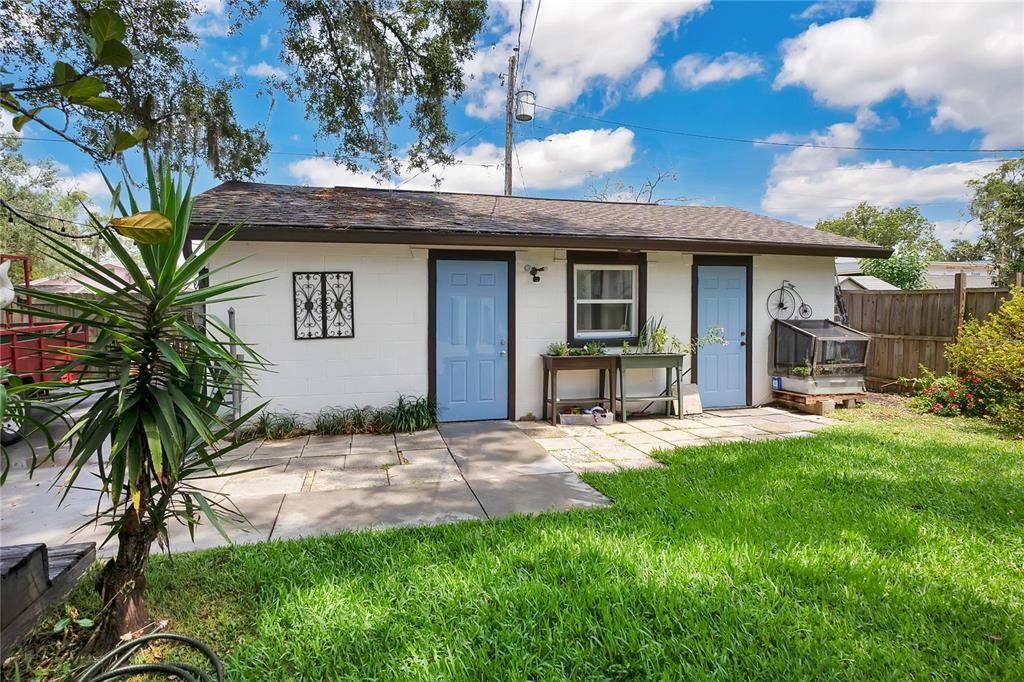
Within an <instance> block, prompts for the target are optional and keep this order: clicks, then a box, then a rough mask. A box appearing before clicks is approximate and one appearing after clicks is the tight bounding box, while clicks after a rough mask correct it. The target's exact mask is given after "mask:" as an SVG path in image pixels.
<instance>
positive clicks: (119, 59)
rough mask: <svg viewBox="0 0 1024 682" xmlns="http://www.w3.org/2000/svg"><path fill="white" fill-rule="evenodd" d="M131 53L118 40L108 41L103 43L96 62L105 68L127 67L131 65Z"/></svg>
mask: <svg viewBox="0 0 1024 682" xmlns="http://www.w3.org/2000/svg"><path fill="white" fill-rule="evenodd" d="M132 59H133V57H132V53H131V51H130V50H129V49H128V48H127V47H125V46H124V43H122V42H121V41H120V40H108V41H106V42H105V43H103V47H101V48H100V53H99V54H98V55H96V61H97V62H99V63H100V64H104V65H106V66H120V67H128V66H131V65H132Z"/></svg>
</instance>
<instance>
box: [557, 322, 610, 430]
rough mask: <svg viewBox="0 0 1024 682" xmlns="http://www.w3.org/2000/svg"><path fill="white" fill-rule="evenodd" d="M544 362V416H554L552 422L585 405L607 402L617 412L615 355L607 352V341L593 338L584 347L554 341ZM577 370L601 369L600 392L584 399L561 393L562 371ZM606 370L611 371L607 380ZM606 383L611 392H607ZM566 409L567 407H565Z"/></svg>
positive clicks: (608, 406)
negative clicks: (560, 394)
mask: <svg viewBox="0 0 1024 682" xmlns="http://www.w3.org/2000/svg"><path fill="white" fill-rule="evenodd" d="M541 360H542V362H543V365H544V376H543V382H544V397H543V403H542V405H543V413H542V417H541V418H542V419H547V418H548V416H549V415H550V418H551V423H552V424H555V423H556V421H557V420H558V416H559V414H560V412H567V413H570V412H571V411H572V410H573V409H576V411H577V412H578V411H579V408H581V407H588V408H589V407H594V406H598V405H607V408H608V411H609V412H613V411H614V407H615V405H614V400H615V368H616V358H615V356H614V355H607V354H606V353H605V347H604V344H603V343H601V342H600V341H591V342H589V343H587V344H585V345H584V346H582V347H580V348H570V347H569V345H568V344H566V343H564V342H557V343H552V344H551V345H550V346H548V348H547V352H545V353H542V354H541ZM575 370H597V372H598V376H599V382H598V383H599V385H598V390H597V395H596V396H593V397H583V398H562V397H559V395H558V373H559V372H563V371H575ZM605 373H607V374H608V379H607V382H606V381H605ZM605 386H607V387H608V394H607V395H605ZM562 408H564V409H562Z"/></svg>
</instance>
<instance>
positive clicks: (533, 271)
mask: <svg viewBox="0 0 1024 682" xmlns="http://www.w3.org/2000/svg"><path fill="white" fill-rule="evenodd" d="M523 270H525V271H526V272H528V273H530V277H533V281H534V282H539V281H540V273H542V272H544V268H538V267H537V266H536V265H526V266H524V267H523Z"/></svg>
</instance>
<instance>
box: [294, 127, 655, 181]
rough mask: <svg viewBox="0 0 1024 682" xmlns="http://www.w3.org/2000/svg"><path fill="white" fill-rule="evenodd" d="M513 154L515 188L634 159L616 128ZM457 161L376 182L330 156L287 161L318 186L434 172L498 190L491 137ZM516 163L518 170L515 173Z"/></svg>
mask: <svg viewBox="0 0 1024 682" xmlns="http://www.w3.org/2000/svg"><path fill="white" fill-rule="evenodd" d="M516 149H517V151H518V159H517V158H516V157H513V160H512V163H513V176H514V180H515V187H516V190H517V191H521V188H522V184H523V183H525V185H526V187H527V188H528V189H529V190H545V189H566V188H569V187H576V186H579V185H581V184H583V183H584V182H586V181H587V180H588V179H590V178H591V177H592V176H595V175H603V174H605V173H610V172H613V171H618V170H621V169H623V168H625V167H626V166H628V165H629V164H630V162H631V161H632V159H633V153H634V151H635V150H634V146H633V133H632V131H629V130H627V129H625V128H617V129H615V130H607V129H599V130H590V129H585V130H576V131H573V132H571V133H564V134H561V133H560V134H555V135H549V136H548V137H545V138H544V139H533V140H522V141H520V142H517V143H516ZM456 159H457V160H458V161H459V163H458V164H457V165H454V166H448V167H445V168H441V167H438V168H435V169H433V170H432V171H428V172H426V173H422V174H419V172H418V171H412V170H410V171H406V172H403V173H402V175H401V176H400V177H399V178H397V179H395V180H393V181H390V182H383V183H378V182H376V181H374V180H373V178H371V177H369V176H368V175H366V174H362V173H353V172H352V171H350V170H348V169H347V168H344V167H342V166H338V165H337V164H335V163H334V162H333V161H331V160H330V159H325V158H311V159H303V160H301V161H296V162H294V163H291V164H288V173H289V174H290V175H291V176H292V177H294V178H296V179H298V180H300V181H302V182H304V183H307V184H311V185H317V186H321V187H329V186H334V185H348V186H356V187H386V188H395V187H397V186H399V185H401V186H402V188H404V189H431V190H432V189H435V187H434V175H437V176H438V177H440V178H441V185H440V188H439V189H442V190H446V191H453V192H482V193H491V194H500V193H501V192H502V189H503V186H504V177H505V171H504V168H503V166H502V164H503V163H504V150H503V149H502V148H501V147H498V146H496V145H494V144H491V143H490V142H481V143H480V144H478V145H476V146H475V147H472V148H471V149H469V150H468V151H466V152H465V153H462V154H458V155H457V156H456ZM520 165H521V166H522V172H520Z"/></svg>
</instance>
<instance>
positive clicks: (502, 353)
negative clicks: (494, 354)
mask: <svg viewBox="0 0 1024 682" xmlns="http://www.w3.org/2000/svg"><path fill="white" fill-rule="evenodd" d="M498 355H500V356H501V357H505V356H506V355H508V353H506V352H505V351H501V352H500V353H498Z"/></svg>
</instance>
